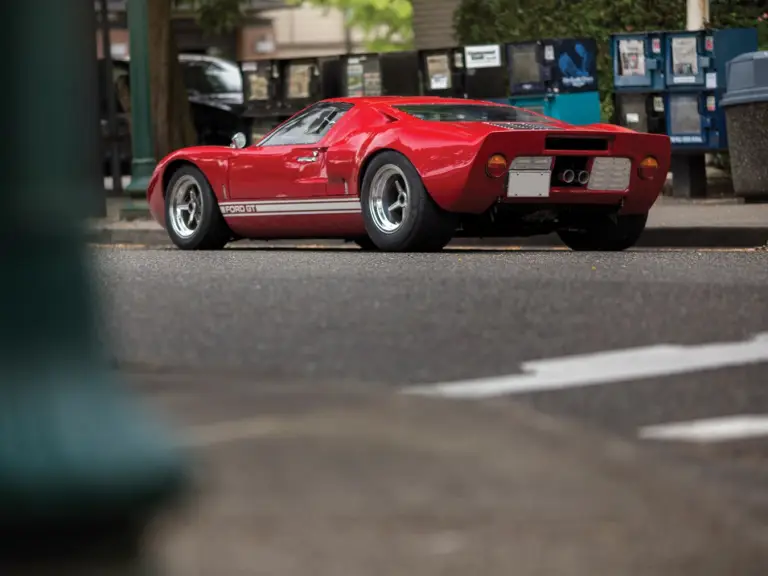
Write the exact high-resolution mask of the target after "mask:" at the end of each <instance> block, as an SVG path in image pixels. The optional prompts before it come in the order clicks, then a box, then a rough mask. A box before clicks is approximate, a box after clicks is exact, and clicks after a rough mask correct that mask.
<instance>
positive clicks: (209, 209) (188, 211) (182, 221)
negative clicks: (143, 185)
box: [165, 166, 232, 250]
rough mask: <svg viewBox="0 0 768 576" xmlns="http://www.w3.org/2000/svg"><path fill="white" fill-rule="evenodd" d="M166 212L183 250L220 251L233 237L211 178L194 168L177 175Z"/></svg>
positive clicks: (173, 237)
mask: <svg viewBox="0 0 768 576" xmlns="http://www.w3.org/2000/svg"><path fill="white" fill-rule="evenodd" d="M165 210H166V228H167V229H168V236H170V238H171V240H172V241H173V243H174V244H175V245H176V246H177V247H179V248H181V249H182V250H218V249H221V248H223V247H224V246H225V245H226V244H227V242H229V241H230V239H231V238H232V232H231V231H230V230H229V226H227V223H226V222H225V221H224V217H223V216H222V215H221V211H220V210H219V204H218V202H217V200H216V197H215V196H214V194H213V190H212V189H211V185H210V184H209V183H208V179H207V178H206V177H205V175H204V174H203V173H202V172H201V171H200V170H198V169H197V168H195V167H194V166H183V167H181V168H179V169H178V170H176V172H174V174H173V176H172V177H171V180H170V182H169V183H168V190H167V192H166V196H165Z"/></svg>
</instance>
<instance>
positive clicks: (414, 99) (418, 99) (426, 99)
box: [323, 96, 509, 107]
mask: <svg viewBox="0 0 768 576" xmlns="http://www.w3.org/2000/svg"><path fill="white" fill-rule="evenodd" d="M323 102H345V103H348V104H356V105H358V106H373V107H379V106H397V105H413V104H482V105H486V106H506V107H509V104H503V103H501V102H490V101H486V100H471V99H468V98H443V97H440V96H347V97H343V98H329V99H327V100H323Z"/></svg>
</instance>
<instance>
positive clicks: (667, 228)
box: [89, 196, 768, 248]
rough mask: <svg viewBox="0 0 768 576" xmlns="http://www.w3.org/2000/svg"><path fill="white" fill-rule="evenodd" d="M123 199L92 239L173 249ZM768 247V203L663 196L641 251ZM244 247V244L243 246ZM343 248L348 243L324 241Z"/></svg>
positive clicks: (548, 239) (553, 241)
mask: <svg viewBox="0 0 768 576" xmlns="http://www.w3.org/2000/svg"><path fill="white" fill-rule="evenodd" d="M120 202H121V201H120V200H119V199H110V200H109V202H108V210H107V218H105V219H103V220H99V221H96V222H94V223H92V225H91V227H90V231H89V232H90V239H91V241H92V242H94V243H97V244H137V245H145V246H170V245H171V241H170V240H169V238H168V235H167V233H166V232H165V231H164V230H163V229H162V228H161V227H160V226H159V225H158V224H157V223H156V222H154V221H152V220H136V221H128V222H126V221H119V220H118V214H119V209H120V205H121V204H120ZM766 243H768V204H743V203H740V202H737V201H736V200H734V199H722V200H720V199H715V200H679V199H675V198H671V197H668V196H662V197H660V198H659V200H658V201H657V202H656V205H655V206H654V207H653V209H652V210H651V215H650V220H649V222H648V227H647V228H646V231H645V233H644V234H643V237H642V238H641V239H640V242H639V243H638V246H639V247H665V248H715V247H718V248H751V247H755V246H764V245H765V244H766ZM238 244H242V242H240V243H238ZM256 244H258V245H265V246H278V245H281V244H283V245H291V246H294V245H302V244H305V245H306V244H312V245H316V244H317V242H316V241H304V242H301V241H298V242H297V241H290V242H268V243H267V242H258V243H256ZM322 244H323V245H327V246H329V247H330V246H337V245H342V244H343V243H342V242H334V241H323V242H322ZM451 245H452V246H478V247H479V246H489V247H492V246H509V245H515V246H528V247H536V246H540V247H553V246H561V245H562V243H561V242H560V240H559V239H558V238H557V236H555V235H554V234H550V235H546V236H536V237H532V238H487V239H477V240H475V239H463V238H462V239H457V240H456V241H455V242H454V243H452V244H451Z"/></svg>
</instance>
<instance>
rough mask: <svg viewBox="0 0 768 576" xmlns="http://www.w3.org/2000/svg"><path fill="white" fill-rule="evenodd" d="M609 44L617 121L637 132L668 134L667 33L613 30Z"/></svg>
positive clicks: (615, 118)
mask: <svg viewBox="0 0 768 576" xmlns="http://www.w3.org/2000/svg"><path fill="white" fill-rule="evenodd" d="M610 46H611V48H610V49H611V60H612V64H613V66H612V68H613V90H614V95H613V102H614V122H615V123H616V124H619V125H621V126H625V127H627V128H631V129H632V130H637V131H638V132H648V133H651V134H666V133H667V117H666V98H665V90H666V84H665V80H664V63H665V48H666V44H665V34H664V33H663V32H645V33H640V34H613V35H612V36H611V44H610Z"/></svg>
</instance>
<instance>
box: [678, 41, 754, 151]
mask: <svg viewBox="0 0 768 576" xmlns="http://www.w3.org/2000/svg"><path fill="white" fill-rule="evenodd" d="M665 48H666V62H665V84H666V89H667V94H666V107H667V110H668V114H667V134H669V137H670V140H671V142H672V152H673V154H675V153H677V154H681V153H692V154H703V153H707V152H718V151H724V150H727V148H728V136H727V129H726V124H725V114H724V112H723V109H722V107H721V106H720V100H721V99H722V96H723V93H724V89H725V81H726V76H725V73H726V64H727V63H728V62H729V61H730V60H732V59H733V58H735V57H736V56H739V55H740V54H745V53H747V52H754V51H756V50H757V29H755V28H727V29H723V30H697V31H691V32H668V33H667V34H666V42H665Z"/></svg>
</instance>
